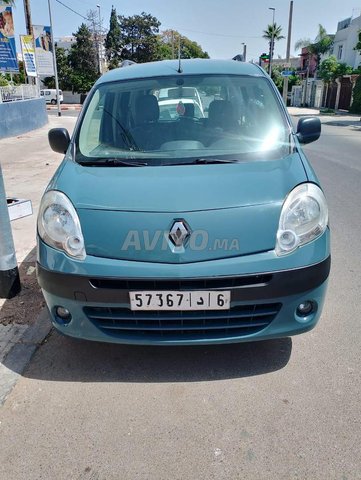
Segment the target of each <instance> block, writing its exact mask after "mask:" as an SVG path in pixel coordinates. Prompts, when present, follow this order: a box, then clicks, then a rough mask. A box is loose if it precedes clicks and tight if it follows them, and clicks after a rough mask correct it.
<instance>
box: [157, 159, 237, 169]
mask: <svg viewBox="0 0 361 480" xmlns="http://www.w3.org/2000/svg"><path fill="white" fill-rule="evenodd" d="M216 163H239V161H238V160H226V159H221V158H197V159H196V160H192V161H191V162H177V163H163V164H162V166H163V167H173V166H180V165H211V164H216Z"/></svg>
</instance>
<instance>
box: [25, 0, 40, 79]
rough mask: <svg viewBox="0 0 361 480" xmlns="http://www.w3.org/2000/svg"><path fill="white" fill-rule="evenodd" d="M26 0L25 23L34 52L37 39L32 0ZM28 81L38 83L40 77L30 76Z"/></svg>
mask: <svg viewBox="0 0 361 480" xmlns="http://www.w3.org/2000/svg"><path fill="white" fill-rule="evenodd" d="M23 1H24V14H25V25H26V33H27V34H28V35H31V36H32V39H33V45H34V52H35V40H34V30H33V24H32V21H31V10H30V0H23ZM28 82H29V84H30V85H34V83H35V85H37V84H38V77H37V76H36V77H35V78H34V77H28Z"/></svg>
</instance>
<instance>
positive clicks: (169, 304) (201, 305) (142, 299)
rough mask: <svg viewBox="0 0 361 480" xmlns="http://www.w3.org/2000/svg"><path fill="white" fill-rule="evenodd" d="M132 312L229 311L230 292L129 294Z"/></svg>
mask: <svg viewBox="0 0 361 480" xmlns="http://www.w3.org/2000/svg"><path fill="white" fill-rule="evenodd" d="M129 296H130V309H131V310H133V311H134V310H168V311H169V310H228V309H229V308H230V303H231V292H230V291H222V292H220V291H216V292H215V291H211V292H209V291H208V292H206V291H200V292H173V291H162V292H154V291H152V292H129Z"/></svg>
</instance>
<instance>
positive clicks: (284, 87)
mask: <svg viewBox="0 0 361 480" xmlns="http://www.w3.org/2000/svg"><path fill="white" fill-rule="evenodd" d="M292 16H293V0H291V1H290V14H289V17H288V33H287V52H286V63H287V68H290V66H291V65H289V63H290V53H291V35H292ZM287 93H288V77H284V79H283V100H284V102H285V104H286V105H287Z"/></svg>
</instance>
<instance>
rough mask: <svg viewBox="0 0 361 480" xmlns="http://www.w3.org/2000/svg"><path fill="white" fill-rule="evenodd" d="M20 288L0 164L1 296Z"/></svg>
mask: <svg viewBox="0 0 361 480" xmlns="http://www.w3.org/2000/svg"><path fill="white" fill-rule="evenodd" d="M20 290H21V286H20V276H19V269H18V264H17V261H16V254H15V247H14V241H13V236H12V232H11V226H10V217H9V209H8V205H7V201H6V194H5V186H4V181H3V176H2V170H1V165H0V298H12V297H15V295H17V294H18V293H19V292H20Z"/></svg>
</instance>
